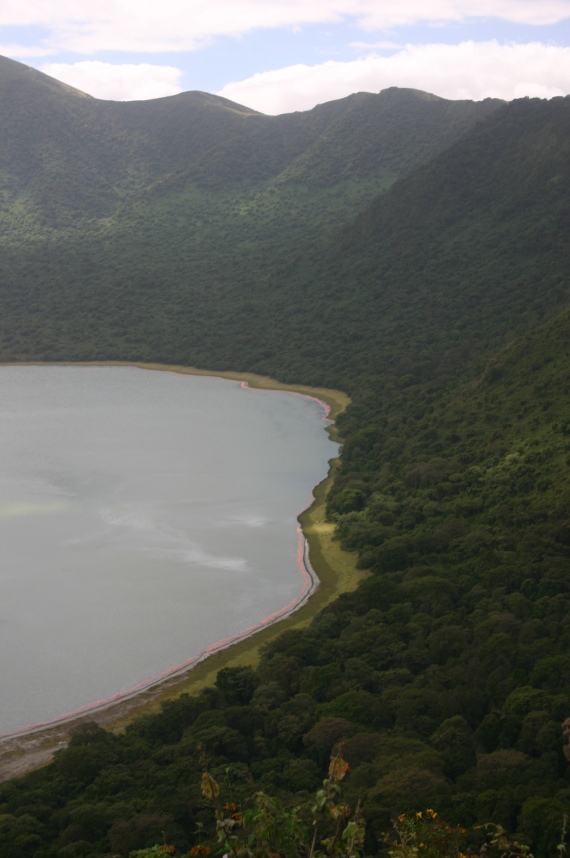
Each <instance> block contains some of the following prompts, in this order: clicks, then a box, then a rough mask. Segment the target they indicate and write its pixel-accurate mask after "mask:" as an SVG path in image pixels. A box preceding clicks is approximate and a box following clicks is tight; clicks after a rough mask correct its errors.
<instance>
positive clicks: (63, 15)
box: [0, 0, 570, 54]
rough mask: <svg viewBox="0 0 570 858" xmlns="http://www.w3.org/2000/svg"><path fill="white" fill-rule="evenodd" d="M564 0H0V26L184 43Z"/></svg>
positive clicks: (157, 47) (59, 42)
mask: <svg viewBox="0 0 570 858" xmlns="http://www.w3.org/2000/svg"><path fill="white" fill-rule="evenodd" d="M569 16H570V9H569V5H568V0H430V2H429V3H427V2H426V0H382V2H379V0H312V2H311V3H308V2H307V0H162V2H161V3H156V2H155V0H82V2H81V5H79V4H78V3H77V2H76V0H27V2H22V0H3V2H2V4H1V7H0V26H2V25H24V26H25V25H35V26H39V27H43V28H45V29H47V30H48V31H49V33H50V35H49V36H48V37H47V40H46V43H47V44H48V45H49V46H50V47H51V48H53V49H54V50H56V49H59V50H71V51H76V52H78V53H88V54H89V53H90V54H93V53H96V52H97V51H101V50H123V51H146V52H152V51H169V50H170V51H176V50H191V49H193V48H197V47H200V46H202V45H203V44H207V43H208V41H209V40H211V39H212V38H215V37H217V36H223V35H225V36H239V35H243V34H245V33H247V32H249V31H251V30H253V29H259V28H268V29H271V28H278V27H298V26H299V25H305V24H316V23H330V22H335V21H341V20H345V21H346V20H350V21H351V22H353V23H356V24H357V25H358V26H360V27H362V28H363V29H365V30H368V31H372V30H385V29H388V28H391V27H396V26H400V25H406V24H417V23H429V22H432V23H442V22H459V21H470V20H474V19H476V18H479V19H480V18H495V19H497V18H500V19H503V20H507V21H511V22H517V23H523V24H535V25H541V24H554V23H557V22H559V21H561V20H563V19H565V18H568V17H569Z"/></svg>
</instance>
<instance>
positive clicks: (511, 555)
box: [0, 60, 570, 858]
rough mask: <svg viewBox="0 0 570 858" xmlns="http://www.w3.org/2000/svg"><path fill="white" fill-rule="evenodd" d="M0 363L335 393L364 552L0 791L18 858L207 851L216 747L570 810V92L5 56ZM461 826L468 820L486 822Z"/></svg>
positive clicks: (555, 824) (316, 780) (397, 790)
mask: <svg viewBox="0 0 570 858" xmlns="http://www.w3.org/2000/svg"><path fill="white" fill-rule="evenodd" d="M0 104H1V106H2V115H3V122H2V127H1V128H0V190H1V192H2V208H1V210H0V243H1V247H2V260H3V264H2V270H1V272H0V293H1V296H2V297H1V301H2V304H1V306H2V314H1V326H0V359H1V360H2V361H4V362H10V361H23V360H52V361H64V360H65V361H73V360H128V361H151V362H162V363H170V364H182V365H195V366H199V367H201V368H204V369H211V370H218V371H219V370H236V371H249V372H257V373H261V374H265V375H271V376H273V377H274V378H277V379H279V380H281V381H285V382H290V383H299V384H315V385H325V386H329V387H337V388H340V389H342V390H344V391H346V392H347V393H348V394H349V395H350V397H351V398H352V405H351V406H349V408H348V409H347V410H346V411H345V412H344V413H343V414H342V415H341V416H340V418H339V420H338V429H339V431H340V433H341V435H342V438H343V441H344V446H343V450H342V456H341V461H340V465H339V467H338V469H337V471H336V476H335V480H334V484H333V486H332V489H331V491H330V494H329V496H328V503H327V510H328V515H329V517H330V518H331V520H333V521H334V522H335V523H336V526H337V536H338V539H339V540H340V543H341V545H342V546H343V547H344V548H346V549H347V550H352V551H357V552H358V556H359V561H358V562H359V565H360V566H361V568H362V569H366V570H369V573H370V574H369V575H368V577H367V579H366V580H365V581H364V582H363V583H362V584H361V585H360V587H359V588H358V589H356V590H355V591H354V592H352V593H347V594H345V595H343V596H342V597H341V598H340V599H338V600H337V601H336V602H334V603H333V604H332V605H330V606H329V607H328V608H327V609H325V611H324V612H322V613H321V614H319V615H318V616H317V617H315V619H314V621H313V623H312V624H311V625H310V626H309V627H308V628H307V629H305V630H300V631H294V632H289V633H286V634H284V635H282V636H281V637H279V638H278V639H277V640H276V641H275V642H273V643H272V644H270V645H269V646H268V647H266V649H265V651H264V654H263V658H262V660H261V663H260V665H259V667H258V668H257V669H256V670H255V671H254V670H252V669H251V668H246V667H244V668H241V669H239V668H238V669H230V670H228V671H225V672H222V673H221V674H219V676H218V681H217V682H216V686H215V687H214V688H211V689H209V690H207V691H206V692H205V693H202V694H201V695H199V696H197V697H188V696H183V697H181V698H180V699H178V700H176V701H172V702H169V703H168V704H166V705H165V706H164V707H163V711H162V714H160V715H157V716H152V717H151V716H148V717H145V718H143V719H139V720H137V721H135V722H134V723H133V724H131V725H130V726H129V727H128V728H127V729H126V730H125V731H124V733H122V734H120V735H113V734H111V733H107V732H105V731H103V730H100V729H99V728H97V727H95V726H91V727H88V728H86V729H84V730H83V731H82V732H81V733H79V734H78V735H77V736H76V737H75V738H74V739H73V740H72V742H71V744H70V746H69V748H68V749H67V750H65V751H62V752H60V753H58V754H57V756H56V759H55V761H54V763H53V764H52V765H50V766H48V767H47V768H45V769H43V770H40V771H38V772H36V773H33V774H31V775H28V776H27V777H26V778H23V779H19V780H14V781H10V782H7V783H6V784H4V785H2V786H1V787H0V843H2V855H3V856H6V858H25V856H30V858H55V856H61V858H65V856H70V857H71V856H86V858H94V856H112V855H121V856H128V854H129V852H130V851H131V850H134V849H140V848H143V847H145V846H151V845H152V844H153V843H156V842H160V841H161V840H162V838H166V839H167V840H168V842H171V843H173V844H174V845H175V847H176V850H177V854H180V855H181V854H183V853H184V852H185V851H187V850H189V849H191V848H196V844H197V843H199V842H200V837H201V836H203V835H201V834H200V827H201V826H204V830H206V829H207V827H208V825H211V811H210V809H209V807H208V802H207V801H206V799H205V798H204V795H203V794H202V793H201V791H200V775H201V770H202V765H203V761H204V755H205V756H206V757H207V759H208V764H209V766H210V769H211V771H212V773H213V775H214V776H215V777H216V778H217V779H218V781H219V782H220V783H221V782H224V783H226V784H230V786H228V787H227V789H228V790H229V791H230V792H231V794H232V795H233V796H234V798H236V800H239V801H242V802H244V804H245V805H247V802H248V801H249V800H250V797H251V795H252V794H253V793H254V792H255V791H256V790H260V789H263V790H265V791H266V792H269V793H270V794H272V795H275V796H278V797H279V798H280V799H281V800H282V801H283V802H284V803H285V804H286V805H292V804H295V803H299V802H302V801H303V800H307V797H308V796H309V795H310V793H311V792H312V791H314V790H315V789H316V788H317V787H318V786H319V784H320V783H321V782H322V780H323V778H324V777H325V773H326V767H327V763H328V759H329V756H330V754H331V751H332V750H333V749H334V748H335V747H337V746H338V743H339V742H342V743H343V755H344V757H345V759H346V760H347V762H348V763H349V764H350V767H351V772H350V774H349V776H348V777H347V779H346V785H345V787H344V790H345V796H346V798H347V800H348V802H349V803H350V804H352V805H353V806H354V805H355V804H356V802H357V801H358V799H360V800H361V802H362V811H363V814H364V817H365V819H366V825H367V829H366V830H367V834H366V842H365V848H364V852H365V854H367V855H379V854H384V853H383V851H382V850H384V849H385V845H384V842H383V833H384V832H386V831H388V830H389V829H390V825H391V820H393V819H395V818H396V817H397V815H398V814H408V813H409V814H414V813H415V812H418V811H420V810H422V808H426V807H429V808H436V810H437V811H438V813H441V814H443V815H444V816H445V817H446V819H448V820H449V821H450V824H453V825H462V826H465V827H466V828H468V829H469V830H470V831H471V829H472V826H473V825H476V824H481V823H484V822H495V823H497V824H500V825H503V826H505V827H506V828H507V829H509V830H510V831H511V832H513V835H514V836H518V837H519V838H520V839H521V840H524V842H526V843H528V844H529V846H530V848H531V849H532V851H533V853H534V855H535V856H537V858H546V856H550V855H553V854H555V848H556V845H557V844H558V843H559V841H560V831H561V827H562V818H563V815H564V814H565V813H567V812H568V811H569V810H570V774H569V770H568V763H567V761H566V757H565V755H564V753H563V746H564V741H565V740H564V736H563V734H562V731H561V726H560V725H561V723H562V722H563V721H564V719H565V718H567V717H568V716H570V690H569V682H570V655H569V653H570V592H569V590H570V479H569V476H568V473H569V472H568V466H569V465H570V396H569V393H570V390H569V387H570V315H569V314H570V308H569V303H568V302H569V293H568V273H569V272H568V259H569V256H568V251H569V237H570V204H569V200H570V151H569V150H570V99H568V98H553V99H551V100H550V101H544V100H540V99H521V100H518V101H514V102H511V103H504V102H500V101H497V100H487V101H484V102H479V103H474V102H450V101H446V100H444V99H440V98H436V97H435V96H431V95H428V94H426V93H422V92H418V91H414V90H405V89H404V90H399V89H396V88H392V89H389V90H386V91H384V92H382V93H380V94H378V95H372V94H367V93H360V94H358V95H354V96H350V97H348V98H346V99H342V100H340V101H337V102H332V103H330V104H324V105H320V106H318V107H316V108H315V109H314V110H312V111H308V112H307V113H297V114H292V115H286V116H278V117H266V116H263V115H261V114H258V113H256V112H254V111H251V110H248V109H247V108H245V107H242V106H240V105H235V104H233V103H231V102H228V101H227V100H224V99H220V98H216V97H214V96H210V95H207V94H205V93H184V94H182V95H179V96H174V97H172V98H166V99H156V100H154V101H150V102H140V103H126V104H120V103H111V102H101V101H97V100H96V99H91V98H89V97H87V96H84V95H83V94H82V93H78V92H77V91H74V90H70V88H69V87H65V86H64V85H62V84H58V83H57V82H56V81H53V80H51V79H50V78H47V77H46V76H44V75H41V74H40V73H39V72H35V71H33V70H31V69H27V68H26V67H25V66H21V65H20V64H18V63H14V62H11V61H9V60H1V61H0ZM472 836H473V838H474V839H473V846H474V848H475V847H476V846H477V840H476V837H477V835H475V834H473V835H472Z"/></svg>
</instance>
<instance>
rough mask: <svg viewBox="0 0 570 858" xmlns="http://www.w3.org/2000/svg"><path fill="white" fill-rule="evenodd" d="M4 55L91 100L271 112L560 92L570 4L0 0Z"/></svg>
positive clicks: (569, 60) (569, 88)
mask: <svg viewBox="0 0 570 858" xmlns="http://www.w3.org/2000/svg"><path fill="white" fill-rule="evenodd" d="M0 55H3V56H6V57H10V58H11V59H14V60H18V61H20V62H23V63H26V64H27V65H30V66H33V67H34V68H37V69H39V70H40V71H43V72H45V73H46V74H49V75H51V76H52V77H55V78H57V79H58V80H61V81H64V82H65V83H68V84H71V85H72V86H74V87H76V88H77V89H80V90H82V91H83V92H86V93H89V94H90V95H92V96H95V97H96V98H103V99H112V100H117V101H131V100H140V99H148V98H159V97H162V96H168V95H175V94H176V93H179V92H183V91H186V90H202V91H204V92H210V93H215V94H217V95H222V96H224V97H226V98H229V99H231V100H232V101H235V102H238V103H239V104H243V105H246V106H247V107H250V108H253V109H255V110H259V111H261V112H263V113H268V114H280V113H291V112H293V111H297V110H310V109H311V108H312V107H314V106H315V105H316V104H321V103H323V102H326V101H332V100H334V99H337V98H344V97H345V96H347V95H350V94H351V93H353V92H363V91H364V92H379V91H380V90H382V89H386V88H387V87H390V86H399V87H412V88H414V89H422V90H425V91H427V92H431V93H434V94H435V95H439V96H441V97H443V98H449V99H473V100H477V101H478V100H480V99H483V98H488V97H492V98H503V99H506V100H509V101H510V100H512V99H514V98H522V97H524V96H530V97H540V98H552V97H553V96H557V95H568V94H570V0H311V2H305V0H160V2H157V0H152V2H151V0H81V3H78V2H77V0H2V4H1V6H0Z"/></svg>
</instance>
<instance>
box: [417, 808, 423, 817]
mask: <svg viewBox="0 0 570 858" xmlns="http://www.w3.org/2000/svg"><path fill="white" fill-rule="evenodd" d="M416 816H417V818H418V819H423V814H422V812H421V810H418V812H417V813H416Z"/></svg>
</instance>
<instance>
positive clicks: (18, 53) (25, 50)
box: [0, 44, 53, 58]
mask: <svg viewBox="0 0 570 858" xmlns="http://www.w3.org/2000/svg"><path fill="white" fill-rule="evenodd" d="M50 54H53V50H52V49H51V48H46V47H43V46H42V45H31V46H30V45H16V44H11V45H6V44H4V45H2V44H0V56H2V57H12V58H18V57H48V56H49V55H50Z"/></svg>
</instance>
